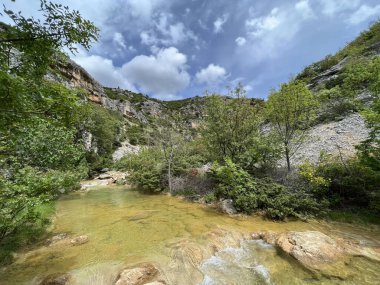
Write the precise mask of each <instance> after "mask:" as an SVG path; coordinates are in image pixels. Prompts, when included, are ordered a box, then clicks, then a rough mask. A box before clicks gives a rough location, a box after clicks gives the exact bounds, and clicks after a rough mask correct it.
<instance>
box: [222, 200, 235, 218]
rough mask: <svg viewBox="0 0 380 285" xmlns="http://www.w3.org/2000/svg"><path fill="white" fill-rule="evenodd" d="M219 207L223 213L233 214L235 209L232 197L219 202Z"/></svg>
mask: <svg viewBox="0 0 380 285" xmlns="http://www.w3.org/2000/svg"><path fill="white" fill-rule="evenodd" d="M219 208H220V210H221V211H222V212H223V213H226V214H228V215H235V214H237V211H236V209H235V207H234V204H233V201H232V199H224V200H221V201H220V202H219Z"/></svg>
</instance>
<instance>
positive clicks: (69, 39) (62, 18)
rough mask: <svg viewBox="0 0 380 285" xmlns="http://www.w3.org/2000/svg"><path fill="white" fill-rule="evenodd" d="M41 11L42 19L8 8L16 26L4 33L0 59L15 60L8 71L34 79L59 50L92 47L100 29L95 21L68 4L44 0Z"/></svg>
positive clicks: (73, 50) (5, 28)
mask: <svg viewBox="0 0 380 285" xmlns="http://www.w3.org/2000/svg"><path fill="white" fill-rule="evenodd" d="M40 12H41V14H42V18H43V20H42V21H40V20H36V19H34V18H33V17H30V18H26V17H24V16H23V15H22V14H21V13H15V12H14V11H12V10H8V9H6V8H4V14H6V15H7V16H8V17H9V18H10V20H12V21H13V23H14V25H13V26H4V27H3V29H2V30H1V32H0V33H1V40H0V61H1V63H2V65H3V67H5V66H4V65H6V63H10V62H11V63H12V64H10V65H8V66H7V67H6V68H5V70H9V71H10V72H11V73H13V74H17V75H19V76H23V77H24V78H31V79H33V80H36V79H38V78H42V76H44V75H45V73H46V70H47V68H48V66H49V64H50V63H51V59H52V55H53V54H54V52H55V51H56V50H58V49H60V48H63V47H66V48H68V49H69V50H70V51H72V52H75V51H76V46H77V45H81V46H83V47H84V48H85V49H89V48H90V43H91V41H96V40H97V37H98V32H99V30H98V28H96V27H95V26H94V24H93V23H92V22H90V21H88V20H86V19H83V18H82V17H81V15H80V13H79V12H78V11H75V10H74V11H70V9H69V8H68V7H67V6H63V5H61V4H54V3H51V2H47V1H46V0H41V6H40ZM12 57H13V58H12ZM15 57H16V58H15ZM36 62H37V63H38V64H35V63H36Z"/></svg>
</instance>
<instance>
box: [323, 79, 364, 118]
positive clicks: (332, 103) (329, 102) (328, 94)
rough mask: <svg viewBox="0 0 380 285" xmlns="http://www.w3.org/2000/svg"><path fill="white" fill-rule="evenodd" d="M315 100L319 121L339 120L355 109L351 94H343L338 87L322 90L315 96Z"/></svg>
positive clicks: (353, 97) (343, 91) (352, 94)
mask: <svg viewBox="0 0 380 285" xmlns="http://www.w3.org/2000/svg"><path fill="white" fill-rule="evenodd" d="M316 99H317V100H318V101H319V103H320V113H321V114H319V116H318V119H319V120H320V121H326V120H332V119H336V118H337V117H339V118H341V117H342V116H344V115H345V114H347V113H349V112H350V111H353V110H356V109H357V102H355V96H354V93H352V92H349V93H347V92H345V90H344V89H343V90H342V88H341V87H340V86H335V87H333V88H331V89H326V88H322V89H321V90H320V91H318V92H317V94H316Z"/></svg>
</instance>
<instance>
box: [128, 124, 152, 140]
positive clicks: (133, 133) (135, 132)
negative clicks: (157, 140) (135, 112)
mask: <svg viewBox="0 0 380 285" xmlns="http://www.w3.org/2000/svg"><path fill="white" fill-rule="evenodd" d="M126 135H127V137H128V139H129V143H130V144H131V145H146V144H147V143H148V140H147V134H146V133H145V130H144V126H143V125H142V124H139V125H132V126H129V127H128V128H127V131H126Z"/></svg>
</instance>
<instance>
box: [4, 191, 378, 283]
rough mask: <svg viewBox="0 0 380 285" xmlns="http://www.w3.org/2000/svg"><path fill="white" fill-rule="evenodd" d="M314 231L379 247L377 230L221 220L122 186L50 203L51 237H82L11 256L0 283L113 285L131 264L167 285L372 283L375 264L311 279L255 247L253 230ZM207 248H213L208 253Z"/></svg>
mask: <svg viewBox="0 0 380 285" xmlns="http://www.w3.org/2000/svg"><path fill="white" fill-rule="evenodd" d="M264 230H273V231H278V232H281V231H290V230H292V231H304V230H317V231H321V232H324V233H326V234H328V235H330V236H334V237H344V238H351V239H356V240H360V242H362V243H363V242H364V243H366V244H379V243H380V241H379V237H380V229H379V227H377V226H357V225H349V224H340V223H326V222H317V221H310V222H307V223H306V222H302V221H292V222H273V221H268V220H264V219H262V218H261V217H244V216H242V217H233V218H232V217H229V216H227V215H223V214H221V213H218V212H217V211H215V210H214V209H212V208H210V207H206V206H204V205H199V204H194V203H189V202H186V201H183V200H181V199H178V198H175V197H168V196H165V195H153V196H152V195H143V194H140V193H139V192H137V191H133V190H131V189H128V188H125V187H108V188H98V189H94V190H92V191H89V192H88V193H72V194H70V195H67V196H64V197H62V198H61V199H60V200H59V201H58V202H57V209H56V215H55V217H54V221H53V224H52V226H51V231H52V235H55V234H59V233H69V234H70V236H79V235H84V234H85V235H88V237H89V241H88V242H87V243H85V244H83V245H78V246H72V245H71V244H67V243H59V242H58V243H56V244H51V245H50V246H47V245H41V246H39V247H37V248H34V249H32V250H31V249H29V250H28V251H25V252H20V253H18V256H17V258H16V261H15V262H14V263H13V264H11V265H9V266H8V267H6V268H4V269H2V270H1V271H0V284H1V285H3V284H4V285H5V284H6V285H13V284H17V285H19V284H38V283H39V282H40V280H41V278H43V277H44V276H47V275H49V274H52V273H65V272H69V273H70V274H71V275H72V278H71V281H70V283H69V284H73V285H76V284H86V285H87V284H88V285H90V284H91V285H100V284H102V285H103V284H104V285H106V284H110V285H111V284H113V282H114V280H115V278H116V276H117V275H118V272H120V270H121V269H122V268H123V267H125V266H127V265H131V264H136V263H140V262H151V263H154V264H156V265H157V267H159V268H160V271H161V274H162V276H164V277H165V279H166V281H167V283H168V284H201V285H206V284H207V285H211V284H239V285H241V284H379V282H380V273H379V269H380V268H379V263H375V262H372V261H369V260H367V259H364V258H359V257H357V258H353V259H352V260H351V261H350V263H348V264H347V267H346V268H343V269H341V270H345V271H347V272H348V273H349V274H347V276H348V277H347V278H346V279H345V280H341V279H339V278H335V279H334V278H333V279H331V278H327V277H318V278H316V276H315V275H313V274H312V273H311V272H309V271H307V270H305V269H303V268H302V267H301V266H300V265H299V264H298V263H296V262H295V261H294V260H293V259H291V258H290V257H287V256H284V255H283V254H281V253H279V252H278V251H277V250H276V249H275V248H273V247H272V246H270V245H268V244H265V243H264V242H261V241H253V240H249V239H247V238H249V234H250V233H252V232H257V231H264ZM210 244H212V245H213V246H210Z"/></svg>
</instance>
